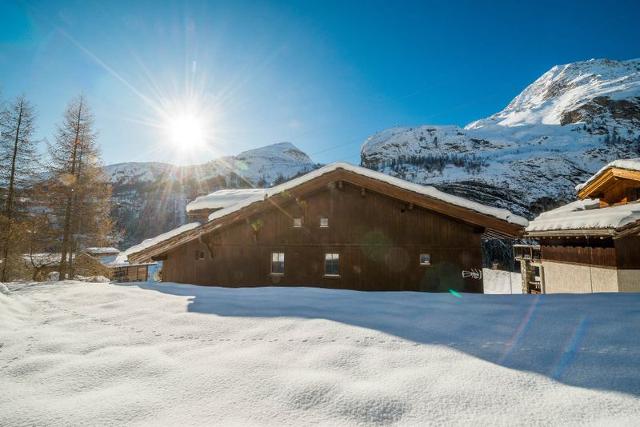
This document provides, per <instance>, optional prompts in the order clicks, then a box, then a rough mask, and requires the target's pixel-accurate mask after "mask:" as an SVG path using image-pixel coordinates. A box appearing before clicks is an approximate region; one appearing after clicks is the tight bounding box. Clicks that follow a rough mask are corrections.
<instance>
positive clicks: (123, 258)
mask: <svg viewBox="0 0 640 427" xmlns="http://www.w3.org/2000/svg"><path fill="white" fill-rule="evenodd" d="M199 226H200V223H199V222H191V223H189V224H185V225H181V226H180V227H177V228H174V229H173V230H169V231H167V232H166V233H162V234H159V235H157V236H155V237H151V238H149V239H146V240H143V241H142V242H141V243H138V244H137V245H134V246H131V247H130V248H129V249H127V250H125V251H122V252H120V254H119V255H118V256H117V257H116V259H115V260H114V261H113V264H122V263H125V262H127V259H128V257H129V255H132V254H135V253H137V252H140V251H143V250H145V249H147V248H150V247H151V246H154V245H157V244H158V243H160V242H163V241H165V240H169V239H171V238H172V237H175V236H177V235H178V234H182V233H184V232H186V231H189V230H193V229H194V228H196V227H199Z"/></svg>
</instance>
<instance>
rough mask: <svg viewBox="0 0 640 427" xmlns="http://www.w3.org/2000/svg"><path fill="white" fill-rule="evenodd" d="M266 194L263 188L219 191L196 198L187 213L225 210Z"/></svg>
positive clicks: (188, 206)
mask: <svg viewBox="0 0 640 427" xmlns="http://www.w3.org/2000/svg"><path fill="white" fill-rule="evenodd" d="M265 193H266V190H265V189H263V188H242V189H230V190H218V191H215V192H213V193H211V194H207V195H206V196H200V197H196V199H195V200H194V201H193V202H191V203H189V204H187V212H191V211H195V210H199V209H223V208H227V207H229V206H232V205H235V204H236V203H238V202H241V201H243V200H245V199H247V198H249V197H255V196H258V197H260V196H264V194H265Z"/></svg>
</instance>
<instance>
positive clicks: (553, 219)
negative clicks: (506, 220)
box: [526, 199, 640, 234]
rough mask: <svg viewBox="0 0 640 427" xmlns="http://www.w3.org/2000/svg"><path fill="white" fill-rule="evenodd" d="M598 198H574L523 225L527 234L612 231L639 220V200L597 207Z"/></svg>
mask: <svg viewBox="0 0 640 427" xmlns="http://www.w3.org/2000/svg"><path fill="white" fill-rule="evenodd" d="M599 206H600V201H599V200H598V199H584V200H578V201H575V202H572V203H569V204H567V205H564V206H561V207H559V208H557V209H553V210H550V211H548V212H545V213H543V214H541V215H539V216H538V217H536V218H535V219H534V220H533V221H531V222H529V226H528V227H527V228H526V231H527V233H531V234H535V233H536V232H548V231H567V230H598V229H605V230H607V229H609V230H612V231H613V230H616V229H619V228H622V227H625V226H627V225H629V224H633V223H635V222H638V221H640V202H636V203H627V204H624V205H618V206H609V207H605V208H600V207H599Z"/></svg>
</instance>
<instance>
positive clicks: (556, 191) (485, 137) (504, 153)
mask: <svg viewBox="0 0 640 427" xmlns="http://www.w3.org/2000/svg"><path fill="white" fill-rule="evenodd" d="M639 154H640V60H639V59H636V60H629V61H611V60H607V59H597V60H589V61H584V62H576V63H571V64H566V65H559V66H555V67H553V68H551V69H550V70H549V71H547V72H546V73H544V74H543V75H542V76H541V77H540V78H538V79H537V80H536V81H535V82H533V83H532V84H531V85H529V86H528V87H527V88H526V89H525V90H524V91H523V92H522V93H520V94H519V95H518V96H517V97H515V98H514V99H513V101H511V103H509V105H508V106H507V107H506V108H505V109H503V110H502V111H500V112H498V113H496V114H494V115H492V116H490V117H487V118H485V119H482V120H478V121H475V122H473V123H470V124H468V125H467V126H465V127H464V128H462V127H458V126H430V125H424V126H418V127H405V128H392V129H387V130H384V131H382V132H379V133H376V134H374V135H372V136H371V137H369V138H368V139H367V140H366V141H365V143H364V145H363V146H362V150H361V163H362V165H364V166H366V167H369V168H372V169H375V170H379V171H383V172H385V173H389V174H391V175H395V176H398V177H401V178H404V179H407V180H409V181H414V182H418V183H421V184H430V185H434V186H436V187H438V188H440V189H441V190H443V191H447V192H450V193H454V194H458V195H460V196H463V197H468V198H471V199H473V200H477V201H479V202H482V203H486V204H489V205H493V206H497V207H503V208H507V209H510V210H512V211H514V212H516V213H519V214H523V215H525V216H529V217H531V216H532V215H534V214H536V213H538V212H540V211H541V210H545V209H548V208H550V207H555V206H557V205H559V204H562V203H564V202H566V201H567V200H573V199H574V198H575V190H574V186H575V185H576V184H578V183H580V182H583V181H584V180H586V179H587V178H588V177H589V176H590V175H591V174H592V173H594V172H596V171H597V170H598V169H599V168H600V167H602V166H603V165H604V164H606V163H607V162H609V161H611V160H614V159H617V158H624V157H638V155H639Z"/></svg>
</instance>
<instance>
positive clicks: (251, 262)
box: [129, 163, 527, 292]
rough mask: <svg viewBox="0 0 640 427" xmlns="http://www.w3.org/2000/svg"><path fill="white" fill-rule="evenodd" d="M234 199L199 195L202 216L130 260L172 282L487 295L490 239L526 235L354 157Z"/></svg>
mask: <svg viewBox="0 0 640 427" xmlns="http://www.w3.org/2000/svg"><path fill="white" fill-rule="evenodd" d="M234 191H235V190H234ZM231 195H232V194H231V193H220V192H217V193H213V194H211V195H209V196H205V197H204V198H201V199H199V200H196V201H194V205H192V206H191V212H196V211H197V215H198V216H197V218H198V219H199V220H200V221H201V222H195V223H192V224H187V225H185V226H182V227H181V229H180V230H173V231H171V232H169V233H167V234H166V235H165V236H164V237H161V236H158V238H156V239H155V241H154V242H152V243H150V244H146V245H144V247H142V248H140V249H134V250H132V251H131V253H130V254H129V260H130V261H133V262H148V261H152V260H162V261H163V269H162V278H163V280H165V281H171V282H179V283H194V284H201V285H216V286H232V287H239V286H261V285H277V286H287V285H298V286H299V285H305V286H318V287H328V288H342V289H354V290H410V291H446V290H450V289H453V290H458V291H465V292H482V291H483V285H482V255H481V240H482V239H483V238H487V237H491V236H501V237H504V236H509V237H515V236H519V235H521V234H522V232H523V229H524V226H526V224H527V221H526V219H524V218H522V217H519V216H517V215H514V214H512V213H511V212H509V211H507V210H504V209H497V208H492V207H488V206H485V205H482V204H480V203H476V202H472V201H469V200H466V199H463V198H461V197H457V196H452V195H449V194H446V193H443V192H441V191H438V190H436V189H435V188H433V187H426V186H422V185H417V184H413V183H410V182H407V181H404V180H401V179H398V178H394V177H390V176H388V175H385V174H383V173H379V172H375V171H372V170H369V169H365V168H362V167H357V166H352V165H349V164H346V163H334V164H330V165H327V166H324V167H322V168H320V169H317V170H315V171H313V172H310V173H308V174H306V175H303V176H300V177H298V178H295V179H293V180H291V181H288V182H286V183H284V184H281V185H278V186H276V187H273V188H269V189H264V190H256V191H254V192H251V191H239V192H238V191H236V192H235V193H233V197H234V198H235V200H233V202H229V203H227V201H228V198H229V197H230V196H231ZM196 202H197V203H196ZM192 218H194V219H195V218H196V217H195V216H193V214H192Z"/></svg>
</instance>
